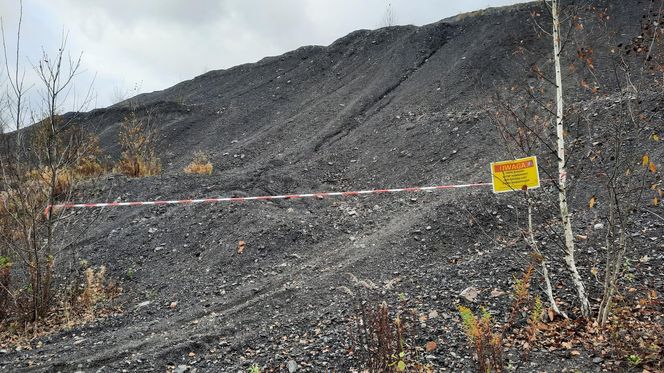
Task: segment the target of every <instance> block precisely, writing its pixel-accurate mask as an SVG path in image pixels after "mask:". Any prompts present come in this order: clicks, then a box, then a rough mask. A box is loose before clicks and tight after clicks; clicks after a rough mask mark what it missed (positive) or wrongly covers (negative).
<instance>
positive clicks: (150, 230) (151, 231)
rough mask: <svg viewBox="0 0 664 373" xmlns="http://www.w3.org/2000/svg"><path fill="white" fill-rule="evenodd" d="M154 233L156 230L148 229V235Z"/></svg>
mask: <svg viewBox="0 0 664 373" xmlns="http://www.w3.org/2000/svg"><path fill="white" fill-rule="evenodd" d="M155 232H157V228H154V227H151V228H150V229H148V233H150V234H154V233H155Z"/></svg>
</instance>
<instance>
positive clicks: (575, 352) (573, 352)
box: [570, 350, 581, 356]
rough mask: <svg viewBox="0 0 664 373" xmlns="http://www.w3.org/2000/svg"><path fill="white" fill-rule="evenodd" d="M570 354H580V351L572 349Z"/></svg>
mask: <svg viewBox="0 0 664 373" xmlns="http://www.w3.org/2000/svg"><path fill="white" fill-rule="evenodd" d="M570 355H572V356H579V355H581V353H580V352H579V351H577V350H572V351H570Z"/></svg>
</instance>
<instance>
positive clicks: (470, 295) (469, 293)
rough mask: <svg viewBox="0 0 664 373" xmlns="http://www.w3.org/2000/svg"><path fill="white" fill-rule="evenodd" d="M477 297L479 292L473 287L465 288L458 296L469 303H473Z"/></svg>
mask: <svg viewBox="0 0 664 373" xmlns="http://www.w3.org/2000/svg"><path fill="white" fill-rule="evenodd" d="M478 295H480V290H479V289H478V288H476V287H473V286H469V287H467V288H466V289H464V291H462V292H461V293H460V294H459V296H460V297H463V298H465V299H466V300H467V301H469V302H474V301H475V299H477V296H478Z"/></svg>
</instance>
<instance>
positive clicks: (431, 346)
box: [424, 341, 438, 352]
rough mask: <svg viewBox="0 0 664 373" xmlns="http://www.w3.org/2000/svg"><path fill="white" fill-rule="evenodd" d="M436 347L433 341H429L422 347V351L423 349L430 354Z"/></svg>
mask: <svg viewBox="0 0 664 373" xmlns="http://www.w3.org/2000/svg"><path fill="white" fill-rule="evenodd" d="M436 347H438V345H437V344H436V342H434V341H429V342H427V344H426V346H425V347H424V349H425V350H426V351H427V352H431V351H433V350H435V349H436Z"/></svg>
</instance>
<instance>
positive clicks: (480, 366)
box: [458, 306, 504, 373]
mask: <svg viewBox="0 0 664 373" xmlns="http://www.w3.org/2000/svg"><path fill="white" fill-rule="evenodd" d="M458 309H459V315H460V316H461V320H462V322H463V328H464V332H465V334H466V337H467V338H468V342H469V343H470V345H471V346H473V349H474V351H475V354H476V356H477V371H478V372H480V373H491V372H495V373H500V372H504V360H503V345H502V343H503V342H502V336H501V335H500V333H498V332H494V331H493V330H492V329H493V328H492V323H491V315H490V314H489V313H488V312H487V311H486V310H485V309H482V314H481V316H479V317H478V316H475V314H474V313H473V311H472V310H470V308H468V307H464V306H459V307H458Z"/></svg>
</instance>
